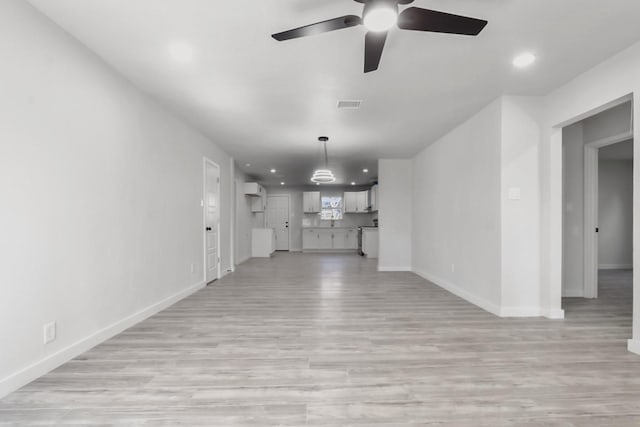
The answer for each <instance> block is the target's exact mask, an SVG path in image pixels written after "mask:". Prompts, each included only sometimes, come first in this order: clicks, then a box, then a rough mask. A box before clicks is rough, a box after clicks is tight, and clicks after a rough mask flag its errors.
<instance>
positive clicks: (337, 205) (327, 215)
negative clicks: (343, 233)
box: [320, 196, 342, 220]
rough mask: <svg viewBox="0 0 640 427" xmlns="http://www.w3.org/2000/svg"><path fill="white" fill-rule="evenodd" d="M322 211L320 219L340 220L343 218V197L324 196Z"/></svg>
mask: <svg viewBox="0 0 640 427" xmlns="http://www.w3.org/2000/svg"><path fill="white" fill-rule="evenodd" d="M321 203H322V211H321V212H320V219H324V220H340V219H342V197H340V196H337V197H325V196H323V197H322V200H321Z"/></svg>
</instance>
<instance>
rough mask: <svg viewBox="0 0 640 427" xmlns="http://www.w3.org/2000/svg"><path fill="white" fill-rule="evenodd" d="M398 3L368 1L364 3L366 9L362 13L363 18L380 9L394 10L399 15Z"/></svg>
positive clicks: (387, 0)
mask: <svg viewBox="0 0 640 427" xmlns="http://www.w3.org/2000/svg"><path fill="white" fill-rule="evenodd" d="M398 3H399V2H398V1H397V0H367V1H366V2H364V9H363V11H362V17H363V18H364V17H365V16H367V13H369V11H370V10H373V9H376V8H378V7H385V8H390V9H393V10H394V11H395V12H396V13H398Z"/></svg>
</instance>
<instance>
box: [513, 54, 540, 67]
mask: <svg viewBox="0 0 640 427" xmlns="http://www.w3.org/2000/svg"><path fill="white" fill-rule="evenodd" d="M534 62H536V56H535V55H534V54H533V53H531V52H524V53H521V54H520V55H518V56H516V57H515V58H514V59H513V66H514V67H516V68H527V67H528V66H530V65H532V64H533V63H534Z"/></svg>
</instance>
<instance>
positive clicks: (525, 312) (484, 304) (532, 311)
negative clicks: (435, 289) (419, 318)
mask: <svg viewBox="0 0 640 427" xmlns="http://www.w3.org/2000/svg"><path fill="white" fill-rule="evenodd" d="M414 273H416V274H417V275H418V276H421V277H422V278H424V279H426V280H428V281H430V282H432V283H434V284H436V285H438V286H440V287H441V288H443V289H446V290H447V291H449V292H451V293H452V294H454V295H457V296H459V297H460V298H462V299H464V300H466V301H469V302H470V303H471V304H474V305H477V306H478V307H480V308H482V309H484V310H486V311H488V312H489V313H491V314H494V315H496V316H498V317H540V316H542V315H543V310H542V308H541V307H501V306H498V305H496V304H494V303H492V302H491V301H489V300H487V299H485V298H482V297H479V296H477V295H473V294H472V293H470V292H468V291H466V290H464V289H461V288H460V287H459V286H457V285H454V284H453V283H451V282H447V281H446V280H444V279H441V278H439V277H436V276H434V275H432V274H429V273H425V272H424V271H419V270H414ZM562 317H563V318H564V312H562Z"/></svg>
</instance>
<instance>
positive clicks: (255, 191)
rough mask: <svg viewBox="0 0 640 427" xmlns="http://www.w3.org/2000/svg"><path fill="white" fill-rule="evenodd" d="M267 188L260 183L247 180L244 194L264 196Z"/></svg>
mask: <svg viewBox="0 0 640 427" xmlns="http://www.w3.org/2000/svg"><path fill="white" fill-rule="evenodd" d="M266 193H267V190H265V188H264V187H263V186H262V185H260V184H258V183H257V182H245V183H244V194H245V195H246V196H262V195H263V194H266Z"/></svg>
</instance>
